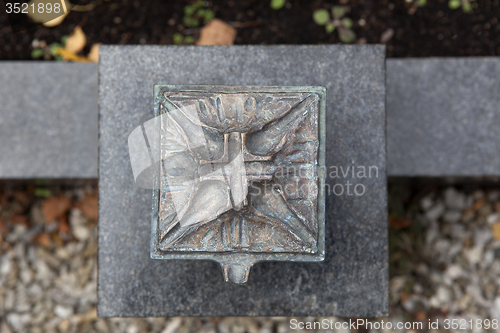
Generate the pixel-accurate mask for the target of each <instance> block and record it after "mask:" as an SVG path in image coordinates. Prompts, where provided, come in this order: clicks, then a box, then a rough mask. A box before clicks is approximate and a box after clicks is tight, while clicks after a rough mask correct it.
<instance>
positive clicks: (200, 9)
mask: <svg viewBox="0 0 500 333" xmlns="http://www.w3.org/2000/svg"><path fill="white" fill-rule="evenodd" d="M214 17H215V13H214V11H213V10H211V9H210V8H205V4H204V2H203V0H197V1H196V2H195V3H193V4H192V5H187V6H186V7H184V17H183V19H182V23H183V24H184V25H185V26H186V27H188V28H194V27H198V26H199V25H200V23H201V22H208V21H210V20H212V19H213V18H214Z"/></svg>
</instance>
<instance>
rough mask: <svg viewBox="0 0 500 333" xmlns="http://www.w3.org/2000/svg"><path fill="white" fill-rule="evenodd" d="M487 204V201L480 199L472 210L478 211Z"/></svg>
mask: <svg viewBox="0 0 500 333" xmlns="http://www.w3.org/2000/svg"><path fill="white" fill-rule="evenodd" d="M486 203H487V202H486V200H484V199H480V200H478V201H476V202H475V203H474V205H473V206H472V210H473V211H477V210H478V209H480V208H481V207H483V206H484V205H486Z"/></svg>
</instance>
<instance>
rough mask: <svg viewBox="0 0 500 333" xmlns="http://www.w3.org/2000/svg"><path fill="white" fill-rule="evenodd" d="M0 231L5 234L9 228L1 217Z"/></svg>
mask: <svg viewBox="0 0 500 333" xmlns="http://www.w3.org/2000/svg"><path fill="white" fill-rule="evenodd" d="M0 233H2V234H4V235H7V234H8V233H9V229H7V226H6V225H5V222H4V220H3V219H2V218H0Z"/></svg>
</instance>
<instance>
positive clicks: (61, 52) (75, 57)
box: [56, 48, 89, 62]
mask: <svg viewBox="0 0 500 333" xmlns="http://www.w3.org/2000/svg"><path fill="white" fill-rule="evenodd" d="M56 53H57V54H59V55H61V56H62V57H63V59H64V60H69V61H75V62H89V60H88V59H87V58H85V57H82V56H79V55H77V54H74V53H72V52H68V51H66V50H65V49H63V48H58V49H57V50H56Z"/></svg>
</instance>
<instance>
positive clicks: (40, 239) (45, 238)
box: [34, 232, 52, 247]
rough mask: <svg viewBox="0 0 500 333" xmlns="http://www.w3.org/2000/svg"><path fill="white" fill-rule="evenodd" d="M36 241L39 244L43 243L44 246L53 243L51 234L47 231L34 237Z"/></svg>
mask: <svg viewBox="0 0 500 333" xmlns="http://www.w3.org/2000/svg"><path fill="white" fill-rule="evenodd" d="M34 241H35V243H37V244H38V245H41V246H43V247H47V246H49V245H51V244H52V240H51V239H50V235H49V234H48V233H46V232H44V233H41V234H38V235H36V237H35V238H34Z"/></svg>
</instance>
